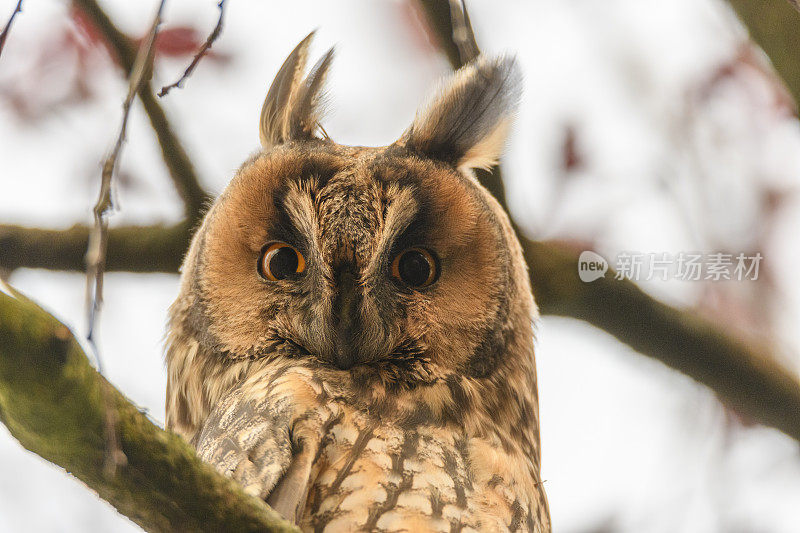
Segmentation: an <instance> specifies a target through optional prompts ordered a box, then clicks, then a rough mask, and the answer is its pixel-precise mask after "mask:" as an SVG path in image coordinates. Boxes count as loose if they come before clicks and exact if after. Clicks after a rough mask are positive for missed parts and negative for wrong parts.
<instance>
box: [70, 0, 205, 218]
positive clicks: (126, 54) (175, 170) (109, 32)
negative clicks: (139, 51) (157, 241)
mask: <svg viewBox="0 0 800 533" xmlns="http://www.w3.org/2000/svg"><path fill="white" fill-rule="evenodd" d="M72 1H73V4H74V5H75V6H77V7H78V8H80V9H81V10H82V11H83V12H84V14H86V16H87V17H88V18H89V20H91V21H92V24H94V26H95V27H96V28H97V30H98V31H99V32H100V33H101V34H102V35H103V37H105V39H106V41H107V42H108V44H109V45H110V47H111V49H112V50H113V51H114V53H115V54H116V55H117V59H118V60H119V64H120V66H121V67H122V69H123V71H124V72H125V75H126V76H130V74H131V71H132V70H133V64H134V62H135V60H136V49H135V48H134V44H133V41H132V40H131V38H130V37H128V36H127V35H125V34H124V33H123V32H122V31H121V30H120V29H119V28H118V27H117V26H116V25H115V24H114V22H113V21H112V20H111V19H110V18H109V16H108V14H107V13H106V12H105V11H104V10H103V8H101V7H100V5H99V4H98V3H97V0H72ZM139 98H140V99H141V102H142V105H143V106H144V111H145V113H146V114H147V118H148V119H150V124H151V126H152V127H153V131H154V132H155V133H156V136H157V137H158V145H159V147H160V148H161V155H162V157H163V159H164V163H165V164H166V166H167V170H169V175H170V178H171V179H172V183H173V185H174V186H175V189H176V190H177V192H178V194H179V195H180V197H181V200H183V203H184V206H185V208H186V217H187V220H188V222H189V223H190V224H195V223H197V221H198V220H199V219H200V217H201V216H202V212H203V209H204V208H205V205H206V201H207V200H208V197H209V195H208V193H207V192H206V191H205V190H204V189H203V187H202V186H201V185H200V180H199V178H198V175H197V170H196V169H195V168H194V164H193V162H192V160H191V159H190V158H189V155H188V154H187V152H186V149H185V148H184V146H183V144H182V143H181V141H180V139H179V138H178V136H177V135H176V134H175V132H174V131H173V129H172V125H171V124H170V122H169V120H168V119H167V115H166V113H165V112H164V109H163V108H162V107H161V106H160V105H159V103H158V99H157V98H156V97H155V95H154V94H153V91H152V89H151V87H150V82H149V80H146V81H144V82H143V83H142V84H141V87H140V88H139Z"/></svg>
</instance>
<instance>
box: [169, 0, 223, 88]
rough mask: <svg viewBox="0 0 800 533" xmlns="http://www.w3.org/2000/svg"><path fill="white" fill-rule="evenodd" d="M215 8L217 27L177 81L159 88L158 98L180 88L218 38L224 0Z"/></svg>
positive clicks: (220, 29)
mask: <svg viewBox="0 0 800 533" xmlns="http://www.w3.org/2000/svg"><path fill="white" fill-rule="evenodd" d="M217 7H218V8H219V18H218V19H217V25H216V26H214V29H213V30H212V31H211V33H210V34H209V36H208V38H206V42H204V43H203V46H201V47H200V50H198V51H197V53H196V54H195V55H194V58H193V59H192V62H191V63H189V66H188V67H186V70H185V71H184V72H183V75H181V77H180V78H179V79H178V81H176V82H175V83H172V84H170V85H165V86H163V87H162V88H161V90H160V91H158V97H159V98H161V97H163V96H166V95H167V94H168V93H169V92H170V91H171V90H172V89H173V88H175V87H178V88H180V87H182V86H183V82H184V81H185V80H186V79H187V78H188V77H189V76H191V75H192V72H194V69H195V68H196V67H197V65H198V63H200V60H201V59H203V56H205V55H206V53H208V51H209V50H211V47H212V46H213V44H214V41H216V40H217V38H219V34H220V33H221V32H222V18H223V17H224V16H225V0H220V1H219V3H218V4H217Z"/></svg>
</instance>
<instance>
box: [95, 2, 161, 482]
mask: <svg viewBox="0 0 800 533" xmlns="http://www.w3.org/2000/svg"><path fill="white" fill-rule="evenodd" d="M165 1H166V0H160V2H159V4H158V10H157V11H156V14H155V16H154V17H153V22H152V24H151V25H150V31H149V32H148V34H147V38H146V39H145V41H144V42H143V43H142V45H141V47H140V48H139V51H138V52H137V54H136V60H135V61H134V63H133V68H132V69H131V74H130V77H129V83H128V94H127V95H126V96H125V100H124V102H123V104H122V125H121V126H120V130H119V134H118V135H117V140H116V142H115V143H114V149H113V150H112V151H111V153H110V154H109V156H108V158H106V160H105V162H104V163H103V171H102V174H101V181H100V194H99V196H98V198H97V203H96V204H95V206H94V227H93V228H92V231H91V232H90V234H89V245H88V247H87V251H86V311H87V315H88V316H87V322H88V327H87V330H88V331H87V334H86V339H87V341H88V342H89V344H90V345H91V347H92V351H93V352H94V354H95V357H96V360H97V367H98V368H97V369H98V371H99V372H100V373H101V374H102V373H103V365H102V358H101V357H100V352H99V350H98V349H97V344H96V342H95V330H96V325H97V315H98V314H99V312H100V308H101V307H102V305H103V272H104V268H105V261H106V250H107V245H108V215H109V214H110V213H111V211H113V210H114V208H115V206H114V201H113V198H112V185H113V180H112V178H113V177H114V170H115V168H116V166H117V160H118V159H119V155H120V152H121V151H122V145H123V144H124V142H125V132H126V130H127V128H128V116H129V115H130V110H131V105H132V104H133V100H134V99H135V98H136V94H137V93H138V92H139V89H140V88H141V86H142V83H143V82H144V81H145V80H146V75H149V74H150V73H151V72H152V64H153V44H154V42H155V38H156V34H157V33H158V26H159V24H161V13H162V11H163V10H164V2H165ZM103 395H104V396H106V387H103ZM105 427H106V438H107V453H106V462H105V471H106V474H107V475H113V474H114V473H115V472H116V469H117V466H118V465H120V464H124V461H125V456H124V454H123V453H122V450H121V449H120V447H119V439H118V437H117V431H116V418H115V415H114V410H113V409H111V408H108V409H106V420H105Z"/></svg>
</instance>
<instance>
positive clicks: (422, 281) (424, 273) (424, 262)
mask: <svg viewBox="0 0 800 533" xmlns="http://www.w3.org/2000/svg"><path fill="white" fill-rule="evenodd" d="M391 272H392V277H394V278H396V279H399V280H400V281H402V282H403V283H405V284H406V285H408V286H409V287H414V288H417V289H418V288H421V287H427V286H428V285H430V284H431V283H433V282H434V281H436V278H437V277H438V275H439V272H438V269H437V266H436V259H434V257H433V254H431V253H430V252H429V251H428V250H426V249H424V248H408V249H407V250H403V251H402V252H400V253H399V254H397V256H396V257H395V258H394V261H392V268H391Z"/></svg>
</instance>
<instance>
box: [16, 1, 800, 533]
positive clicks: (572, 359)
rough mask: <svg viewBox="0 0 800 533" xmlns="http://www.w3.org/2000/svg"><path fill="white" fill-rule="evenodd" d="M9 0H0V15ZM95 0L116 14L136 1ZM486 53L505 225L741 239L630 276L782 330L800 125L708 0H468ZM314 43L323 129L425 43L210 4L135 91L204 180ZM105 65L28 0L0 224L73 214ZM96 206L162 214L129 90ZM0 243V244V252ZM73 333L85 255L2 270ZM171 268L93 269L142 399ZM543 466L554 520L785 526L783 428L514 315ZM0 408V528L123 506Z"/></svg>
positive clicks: (580, 325)
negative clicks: (704, 274)
mask: <svg viewBox="0 0 800 533" xmlns="http://www.w3.org/2000/svg"><path fill="white" fill-rule="evenodd" d="M15 4H16V0H14V1H12V0H0V21H2V22H4V21H5V17H6V16H7V15H8V14H10V13H11V12H12V11H13V9H14V6H15ZM101 5H102V6H103V7H104V8H105V9H106V10H107V12H108V13H109V14H110V16H111V17H112V19H113V20H114V21H115V22H116V23H117V24H118V25H119V26H120V27H121V29H123V30H124V31H125V32H126V33H128V34H129V35H131V36H139V37H141V36H143V35H144V33H145V32H146V30H147V28H148V26H149V23H150V20H151V17H152V14H153V11H154V9H155V2H125V1H122V0H115V1H104V2H101ZM467 7H468V8H469V11H470V18H471V21H472V26H473V28H474V30H475V34H476V36H477V39H478V42H479V44H480V45H481V48H482V50H483V51H484V52H485V53H491V54H494V53H501V52H510V53H514V54H516V55H517V57H518V58H519V61H520V63H521V65H522V67H523V70H524V73H525V79H526V82H525V93H524V97H523V102H522V106H521V110H520V112H519V116H518V120H517V122H516V125H515V128H514V130H513V133H512V135H511V141H510V143H509V146H508V149H507V152H506V154H505V156H504V158H503V160H502V167H503V170H504V179H505V183H506V188H507V191H508V198H509V206H510V210H511V212H512V215H513V216H514V218H515V220H516V221H517V222H518V223H519V224H520V226H521V227H522V228H523V230H524V231H525V233H526V234H527V235H528V237H530V238H532V239H537V240H539V239H549V240H558V241H565V242H569V243H572V244H574V246H575V247H576V248H578V249H586V250H594V251H596V252H598V253H600V254H601V255H603V256H604V257H606V258H607V259H609V261H610V262H611V263H612V266H613V265H614V258H615V257H616V256H617V254H619V253H621V252H631V251H636V252H641V253H644V254H648V253H659V254H660V253H668V254H672V255H675V254H678V253H680V252H702V253H712V252H725V253H731V254H738V253H740V252H743V253H747V254H752V253H755V252H760V253H761V254H762V256H763V257H764V259H763V262H762V263H761V265H760V272H759V276H758V280H757V281H756V280H745V281H702V280H701V281H682V280H679V279H675V278H674V277H673V278H671V279H668V280H666V281H664V280H660V279H653V280H650V281H647V280H644V279H642V280H640V281H639V285H640V286H641V287H642V288H643V289H644V290H645V291H647V292H648V293H649V294H650V295H652V296H654V297H655V298H657V299H659V300H661V301H663V302H666V303H668V304H670V305H674V306H676V307H679V308H685V309H692V310H694V311H696V312H698V313H700V314H702V315H703V316H705V317H707V318H709V319H711V320H713V321H714V322H716V323H719V324H723V325H724V327H725V328H726V330H727V331H728V332H729V333H730V334H731V335H732V336H734V337H740V336H747V337H748V338H758V339H761V340H762V341H764V342H767V343H768V344H769V346H770V348H771V350H772V351H773V353H774V354H776V355H777V356H778V357H779V358H780V359H781V361H782V363H783V364H785V365H787V366H788V367H789V368H790V369H792V370H793V371H796V370H797V368H798V362H800V359H799V358H798V354H800V335H799V334H798V328H797V324H798V320H800V291H799V290H798V283H797V280H796V278H795V276H796V274H795V272H796V270H797V268H796V266H797V265H798V264H800V248H799V247H798V246H797V245H796V244H797V236H796V231H797V229H798V227H800V201H798V196H797V194H796V193H797V190H798V185H799V184H800V129H798V121H797V116H796V110H795V107H794V103H793V101H792V98H791V96H790V95H789V93H788V92H787V90H786V89H785V88H784V87H783V85H782V83H781V82H780V81H779V80H778V79H777V78H776V76H775V74H774V73H773V72H772V70H771V67H770V65H769V62H768V59H767V58H766V56H765V55H764V54H763V53H762V52H761V51H760V50H759V49H758V48H756V47H755V46H754V45H753V44H752V43H751V42H750V41H749V40H748V36H747V31H746V29H745V28H744V27H743V26H742V24H741V23H740V22H739V20H738V19H737V17H736V16H735V14H734V13H733V11H732V10H731V9H730V7H729V5H728V4H727V3H726V2H723V1H721V0H671V1H670V2H663V1H658V0H602V1H600V0H594V1H593V0H537V1H535V2H524V1H521V0H519V1H506V2H492V1H490V0H470V1H469V2H467ZM217 17H218V10H217V8H216V2H214V1H210V0H208V1H204V2H197V1H196V0H195V1H190V0H169V1H168V2H167V5H166V11H165V13H164V24H163V26H162V32H161V35H160V37H159V41H158V43H157V46H156V69H155V75H154V81H153V85H154V87H156V88H158V87H160V86H162V85H165V84H168V83H171V82H173V81H175V80H176V79H177V78H178V77H179V76H180V74H181V73H182V72H183V70H184V68H185V67H186V66H187V65H188V63H189V61H190V60H191V58H192V55H193V54H194V52H195V51H196V49H197V47H198V46H199V45H200V44H201V43H202V42H203V41H204V40H205V37H206V35H207V34H208V33H209V32H210V31H211V29H212V28H213V27H214V25H215V24H216V21H217ZM315 28H317V29H318V34H317V38H316V40H315V43H314V45H313V48H312V57H318V56H319V55H320V54H321V53H323V52H324V51H325V50H326V49H327V48H328V47H330V46H332V45H335V46H336V54H337V55H336V58H335V62H334V68H333V69H332V74H331V76H330V78H329V84H328V86H329V98H328V101H329V113H328V115H327V119H326V120H325V121H324V126H325V129H326V131H327V132H328V134H329V135H330V136H331V137H332V138H333V139H334V140H336V141H337V142H339V143H343V144H356V145H385V144H388V143H391V142H392V141H394V140H395V139H396V138H397V137H398V136H399V135H400V134H401V133H402V131H403V130H404V129H405V128H406V126H407V125H408V124H410V122H411V120H412V117H413V115H414V112H415V110H416V108H417V107H418V105H420V103H421V102H423V101H424V99H425V96H426V95H427V93H428V91H429V90H430V89H431V87H432V86H433V85H434V84H435V82H436V80H438V79H439V78H441V77H443V76H445V75H446V74H447V73H448V72H450V71H451V67H450V64H449V63H448V61H447V59H446V57H445V56H444V55H442V53H441V51H440V49H439V48H438V47H437V45H436V40H435V39H434V38H433V36H432V34H431V32H430V31H429V29H428V28H427V27H426V25H425V22H424V15H423V13H422V12H421V11H420V8H419V7H418V6H417V4H416V2H415V1H414V0H385V1H380V2H375V1H370V0H360V1H340V2H335V3H334V2H323V1H318V2H311V1H294V2H275V1H269V2H266V1H255V0H237V1H235V2H230V3H229V5H227V6H226V12H225V22H224V29H223V33H222V35H221V36H220V38H219V40H218V41H217V42H216V43H215V45H214V47H213V49H212V50H213V51H212V53H211V54H210V55H208V56H207V57H205V58H204V59H203V60H202V61H201V63H200V65H199V66H198V68H197V70H196V71H195V72H194V74H193V75H192V77H191V78H189V79H188V80H187V81H186V83H185V85H184V87H183V88H181V89H175V90H173V91H172V92H171V93H170V94H168V95H167V96H166V97H164V98H161V99H160V100H159V101H160V103H161V105H163V107H164V108H165V110H166V113H167V115H168V117H169V119H170V120H171V122H172V124H173V127H174V129H175V131H176V132H177V135H178V136H179V138H180V139H181V140H182V141H183V143H184V145H185V147H186V148H187V151H188V153H189V155H190V157H191V158H192V160H193V161H194V163H195V165H196V167H197V170H198V174H199V175H200V177H201V181H202V185H203V186H204V187H205V188H206V189H207V190H209V191H210V192H212V193H213V194H217V193H219V192H220V191H221V190H222V189H223V188H224V187H225V185H226V183H227V181H228V180H229V179H230V178H231V176H232V175H233V173H234V171H235V170H236V168H237V167H238V166H239V164H240V163H241V162H242V161H244V160H245V159H246V158H247V157H248V156H249V155H250V154H251V153H253V152H254V151H255V150H256V149H257V148H258V135H257V124H258V115H259V111H260V106H261V103H262V100H263V97H264V95H265V92H266V89H267V87H268V85H269V83H270V82H271V80H272V78H273V76H274V75H275V73H276V71H277V69H278V67H279V66H280V64H281V62H282V61H283V59H284V58H285V57H286V55H287V54H288V52H289V51H290V50H291V49H292V48H293V47H294V46H295V44H296V43H297V42H298V41H299V40H300V39H301V38H302V37H303V36H305V35H306V34H307V33H308V32H309V31H311V30H312V29H315ZM126 90H127V82H126V80H125V79H124V77H123V75H122V74H121V71H120V70H119V68H117V66H116V65H115V63H114V59H113V56H112V55H110V54H109V52H108V50H107V48H106V47H105V46H104V44H103V42H102V39H101V38H100V37H99V35H98V33H97V31H96V29H95V28H93V26H92V25H91V23H89V22H88V21H87V20H86V18H85V17H84V16H82V15H81V13H80V12H79V11H77V10H76V9H75V8H73V7H71V5H70V3H69V2H65V1H57V0H40V1H36V2H34V1H28V2H26V3H25V4H24V11H23V12H22V13H21V14H20V15H19V16H18V17H17V18H16V20H15V22H14V26H13V28H12V31H11V33H10V35H9V38H8V41H7V42H6V46H5V48H4V50H3V52H2V57H0V224H19V225H24V226H29V227H37V228H52V229H60V228H68V227H70V226H72V225H73V224H76V223H81V224H91V222H92V214H91V208H92V206H93V204H94V202H95V200H96V197H97V191H98V187H99V180H100V164H101V162H102V160H103V159H104V157H105V156H106V155H107V154H108V152H109V150H110V149H111V147H112V145H113V142H114V139H115V136H116V134H117V130H118V128H119V122H120V120H121V102H122V100H123V98H124V95H125V92H126ZM116 199H117V204H118V206H119V211H118V212H116V213H115V214H114V215H113V216H112V217H111V226H112V227H114V226H123V225H131V224H153V223H165V224H173V223H177V222H179V221H180V220H181V218H182V216H183V209H182V205H181V201H180V198H179V197H178V196H177V195H176V193H175V191H174V188H173V187H172V185H171V183H170V179H169V177H168V173H167V171H166V170H165V168H164V165H163V163H162V160H161V154H160V151H159V148H158V144H157V143H156V141H155V138H154V136H153V134H152V131H151V129H150V126H149V124H148V121H147V118H146V116H145V114H144V112H143V110H142V108H141V106H140V105H139V104H138V103H137V104H136V105H135V106H134V108H133V111H132V113H131V119H130V124H129V129H128V136H127V144H126V145H125V147H124V149H123V152H122V155H121V159H120V166H119V173H118V175H117V186H116ZM3 253H4V252H3V250H2V248H0V257H1V256H2V254H3ZM4 274H6V275H8V279H9V281H10V283H11V284H12V285H14V286H15V287H16V288H18V289H19V290H21V291H22V292H24V293H26V294H27V295H28V296H30V297H31V298H33V299H35V300H36V301H37V302H38V303H40V304H41V305H43V306H44V307H45V308H47V309H48V310H50V311H52V312H53V313H54V314H55V315H56V316H57V317H59V318H60V319H61V320H62V321H63V322H64V323H66V324H68V325H69V326H71V327H72V328H73V330H74V331H75V332H76V334H82V333H84V332H85V331H86V320H85V316H86V312H85V304H84V290H85V275H84V274H83V273H81V272H57V271H50V270H42V269H27V268H18V269H15V270H13V271H12V272H5V273H4ZM177 288H178V276H177V275H176V274H133V273H108V274H106V277H105V305H104V308H103V311H102V316H101V319H100V324H99V333H98V345H99V349H100V352H101V354H102V358H103V363H104V367H105V372H106V375H107V377H108V378H109V379H110V381H111V382H112V383H114V384H115V385H116V386H117V387H118V388H119V389H120V390H121V391H122V392H124V393H125V394H126V395H127V396H128V397H129V398H130V399H131V400H132V401H133V402H134V403H136V404H137V405H139V406H141V407H142V408H143V409H146V410H147V412H148V413H149V415H150V416H151V417H152V418H153V419H154V420H155V421H157V422H158V423H159V424H163V420H164V389H165V385H166V379H165V371H164V364H163V335H164V331H165V320H166V312H167V307H168V306H169V304H170V303H171V301H172V300H173V299H174V297H175V296H176V294H177ZM537 336H538V347H537V350H538V351H537V366H538V372H539V383H540V385H539V386H540V389H539V393H540V405H541V435H542V450H543V457H542V464H543V477H544V479H545V480H546V482H545V486H546V490H547V493H548V497H549V500H550V505H551V512H552V521H553V525H554V531H556V532H565V533H566V532H574V533H579V532H581V533H589V532H612V531H613V532H616V531H620V532H796V531H798V530H800V529H798V528H800V454H798V446H797V442H796V441H794V440H792V439H790V438H789V437H787V436H785V435H783V434H781V433H779V432H777V431H775V430H772V429H767V428H764V427H762V426H759V425H756V424H754V423H753V422H752V421H751V420H749V419H747V418H746V417H743V416H741V415H740V414H739V413H737V412H736V411H734V410H732V409H729V408H728V407H726V406H725V405H724V404H723V403H722V402H720V401H719V399H718V398H717V397H716V396H715V394H714V393H713V392H711V391H710V390H709V389H708V388H706V387H704V386H702V385H700V384H698V383H696V382H695V381H693V380H691V379H690V378H687V377H685V376H684V375H682V374H679V373H677V372H675V371H673V370H671V369H668V368H667V367H665V366H664V365H662V364H661V363H659V362H657V361H655V360H653V359H651V358H649V357H647V356H644V355H641V354H638V353H636V352H634V351H633V350H631V349H630V348H628V347H626V346H625V345H623V344H621V343H619V342H618V341H616V340H615V339H614V338H613V337H611V336H610V335H608V334H606V333H604V332H602V331H600V330H598V329H595V328H593V327H592V326H589V325H587V324H586V323H584V322H580V321H576V320H572V319H567V318H557V317H551V316H544V317H543V318H542V320H541V322H540V323H539V325H538V335H537ZM137 530H138V528H137V526H135V525H134V524H132V523H131V522H129V521H128V520H127V519H126V518H125V517H122V516H120V515H119V514H117V512H116V511H115V510H114V509H113V508H112V507H111V506H109V505H108V504H106V503H104V502H103V501H101V500H100V499H98V498H97V497H96V496H95V495H94V494H93V493H92V492H91V491H90V490H88V489H87V488H86V487H85V486H83V485H82V484H81V483H80V482H79V481H77V480H75V479H73V478H71V477H69V476H68V475H66V474H65V473H64V472H63V471H62V470H61V469H59V468H58V467H56V466H53V465H52V464H49V463H47V462H45V461H44V460H42V459H40V458H39V457H37V456H35V455H33V454H31V453H28V452H27V451H25V450H24V449H23V448H22V447H21V446H20V445H19V444H18V443H17V442H16V441H15V440H14V439H13V437H11V436H10V434H9V433H8V432H7V431H6V429H5V427H3V426H1V425H0V531H9V532H17V531H25V532H29V531H32V532H73V531H75V532H77V531H137Z"/></svg>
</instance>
